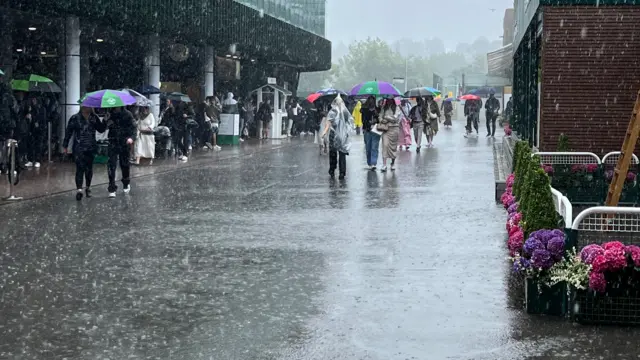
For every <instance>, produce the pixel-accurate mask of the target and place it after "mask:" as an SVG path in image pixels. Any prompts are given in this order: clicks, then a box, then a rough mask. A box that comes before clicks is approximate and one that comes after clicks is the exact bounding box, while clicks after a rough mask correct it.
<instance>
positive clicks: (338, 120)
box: [327, 95, 353, 153]
mask: <svg viewBox="0 0 640 360" xmlns="http://www.w3.org/2000/svg"><path fill="white" fill-rule="evenodd" d="M327 120H328V121H330V125H329V126H330V127H329V131H330V132H331V134H329V139H330V140H329V141H330V145H329V146H330V148H331V149H332V150H337V151H340V152H343V153H349V150H350V149H351V140H350V139H349V133H350V132H351V130H352V129H353V116H351V113H350V112H349V110H348V109H347V107H346V106H345V104H344V101H343V100H342V98H341V97H340V95H338V96H337V97H336V98H335V100H333V102H332V103H331V110H329V113H328V114H327Z"/></svg>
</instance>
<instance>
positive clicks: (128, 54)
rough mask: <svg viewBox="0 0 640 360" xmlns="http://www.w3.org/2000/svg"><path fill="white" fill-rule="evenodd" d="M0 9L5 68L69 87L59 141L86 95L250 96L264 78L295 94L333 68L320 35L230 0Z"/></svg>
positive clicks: (85, 0)
mask: <svg viewBox="0 0 640 360" xmlns="http://www.w3.org/2000/svg"><path fill="white" fill-rule="evenodd" d="M0 4H2V5H0V24H2V32H0V69H2V70H3V71H4V72H5V73H6V74H7V77H9V78H11V76H12V74H13V73H16V74H31V73H35V74H39V75H43V76H46V77H49V78H51V79H52V80H54V81H55V82H56V83H57V84H59V85H60V87H61V88H62V89H64V90H63V92H62V94H58V95H57V96H59V99H58V100H59V102H60V104H62V105H63V110H64V111H63V116H62V120H61V123H60V124H59V126H58V127H57V128H58V134H59V136H60V137H62V136H64V127H65V125H66V121H68V119H69V118H70V117H71V116H72V115H73V114H75V113H76V112H77V111H78V110H79V106H78V103H77V101H78V99H79V98H80V96H81V95H82V94H84V93H86V92H89V91H94V90H99V89H104V88H111V89H114V88H122V87H131V88H135V87H138V86H140V85H142V84H150V85H152V86H155V87H158V88H162V89H163V90H167V91H181V92H184V93H187V94H189V95H190V96H191V97H192V98H193V100H195V101H199V100H200V99H202V98H204V97H205V96H211V95H214V93H217V92H221V91H222V92H226V91H231V90H233V91H234V93H236V95H239V96H248V95H249V94H250V91H251V90H253V89H256V88H258V87H260V86H262V85H264V84H266V83H267V79H268V78H276V79H277V83H278V85H280V86H286V87H288V88H289V89H292V90H293V91H295V89H296V87H297V81H298V78H299V74H300V72H306V71H322V70H328V69H329V68H330V67H331V43H330V42H329V41H328V40H326V39H325V38H324V37H323V36H321V35H318V34H317V33H315V32H311V31H307V30H305V29H303V28H302V27H301V26H296V25H293V24H292V23H291V21H283V20H281V19H278V18H276V17H274V16H273V15H270V14H269V13H265V12H264V11H260V10H257V9H255V8H252V7H249V6H246V5H244V4H241V3H240V2H237V1H233V0H138V1H127V0H109V1H106V0H61V1H53V2H52V1H48V0H4V1H2V2H1V3H0ZM309 26H311V25H309ZM318 28H319V27H318ZM301 49H304V51H301ZM152 100H154V102H155V103H156V109H154V111H155V112H156V113H158V112H159V108H158V107H159V97H158V96H155V98H153V96H152Z"/></svg>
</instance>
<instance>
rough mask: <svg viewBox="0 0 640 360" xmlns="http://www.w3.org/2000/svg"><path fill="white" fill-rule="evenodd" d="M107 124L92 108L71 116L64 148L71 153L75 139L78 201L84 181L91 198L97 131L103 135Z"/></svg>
mask: <svg viewBox="0 0 640 360" xmlns="http://www.w3.org/2000/svg"><path fill="white" fill-rule="evenodd" d="M105 130H107V124H105V123H104V122H102V120H100V118H99V117H98V116H97V115H96V114H95V113H94V111H93V109H92V108H90V107H86V106H82V107H80V112H78V113H77V114H75V115H73V116H71V118H70V119H69V123H68V124H67V131H66V132H65V135H64V141H63V142H62V147H63V148H64V153H65V154H68V153H69V141H70V140H71V138H72V137H73V157H74V160H75V162H76V189H77V191H76V200H78V201H80V200H82V196H83V193H82V189H83V186H82V185H83V184H82V182H83V180H84V181H85V185H86V189H85V193H84V194H85V195H86V196H87V197H88V198H89V197H91V179H93V159H94V158H95V156H96V153H97V152H98V142H97V141H96V131H97V132H99V133H103V132H105Z"/></svg>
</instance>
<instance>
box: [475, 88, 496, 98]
mask: <svg viewBox="0 0 640 360" xmlns="http://www.w3.org/2000/svg"><path fill="white" fill-rule="evenodd" d="M495 92H496V89H494V88H492V87H488V86H483V87H480V88H477V89H473V90H471V91H469V94H472V95H478V96H487V95H489V94H491V93H495Z"/></svg>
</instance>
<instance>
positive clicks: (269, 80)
mask: <svg viewBox="0 0 640 360" xmlns="http://www.w3.org/2000/svg"><path fill="white" fill-rule="evenodd" d="M267 84H269V85H276V84H277V81H276V78H272V77H270V78H267Z"/></svg>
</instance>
